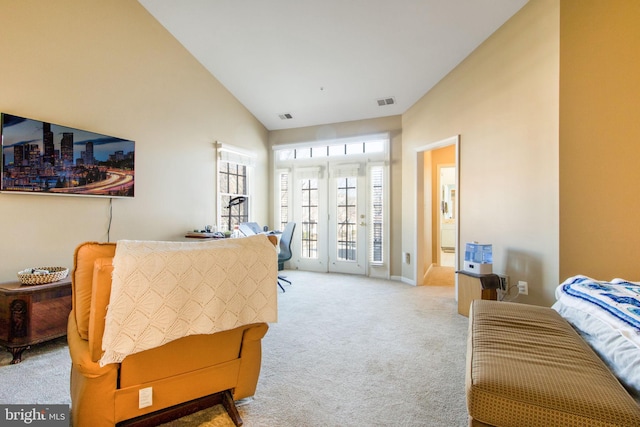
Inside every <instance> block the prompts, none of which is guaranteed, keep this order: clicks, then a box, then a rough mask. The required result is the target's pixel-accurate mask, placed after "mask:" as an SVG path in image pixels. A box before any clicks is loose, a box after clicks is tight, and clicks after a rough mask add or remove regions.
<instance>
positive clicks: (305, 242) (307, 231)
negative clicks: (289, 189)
mask: <svg viewBox="0 0 640 427" xmlns="http://www.w3.org/2000/svg"><path fill="white" fill-rule="evenodd" d="M301 184H302V185H301V188H302V257H303V258H313V259H317V258H318V180H317V179H315V178H314V179H303V180H302V181H301Z"/></svg>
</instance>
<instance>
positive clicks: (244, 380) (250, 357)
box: [67, 242, 277, 427]
mask: <svg viewBox="0 0 640 427" xmlns="http://www.w3.org/2000/svg"><path fill="white" fill-rule="evenodd" d="M115 250H116V244H113V243H95V242H90V243H84V244H82V245H80V246H79V247H78V248H77V249H76V251H75V254H74V269H73V272H72V289H73V294H72V304H73V307H72V311H71V313H70V315H69V321H68V331H67V334H68V335H67V339H68V343H69V352H70V354H71V361H72V366H71V402H72V405H71V418H72V422H73V425H74V426H89V425H90V426H93V427H97V426H113V425H115V424H117V423H121V422H124V421H126V420H132V419H136V418H138V417H144V416H149V415H152V416H153V415H157V416H166V415H162V414H164V413H166V412H167V408H172V407H175V406H176V405H180V404H183V403H184V402H189V401H194V400H197V399H200V398H203V397H205V396H211V395H214V394H217V393H221V392H225V393H226V395H224V396H226V398H227V399H226V400H227V401H226V403H227V404H230V405H231V408H229V407H227V409H228V410H232V411H233V410H235V407H234V406H233V399H236V400H237V399H242V398H246V397H250V396H252V395H253V394H254V393H255V390H256V385H257V381H258V375H259V373H260V365H261V339H262V338H263V337H264V335H265V334H266V332H267V329H268V325H267V324H266V323H254V324H249V325H245V326H241V327H238V328H235V329H232V330H227V331H222V332H217V333H213V334H209V335H192V336H187V337H184V338H180V339H177V340H174V341H171V342H169V343H167V344H164V345H162V346H160V347H156V348H153V349H149V350H145V351H142V352H139V353H136V354H132V355H129V356H127V357H126V358H125V359H124V360H123V361H122V362H121V363H111V364H107V365H105V366H103V367H101V366H100V364H99V360H100V357H101V355H102V335H103V332H104V328H105V320H104V319H105V315H106V312H107V305H108V304H109V298H110V291H111V278H112V271H113V265H112V258H113V256H114V254H115ZM273 269H274V274H275V275H277V263H276V255H275V249H274V262H273ZM273 285H274V286H275V284H273ZM141 390H143V392H142V393H144V392H145V391H146V392H149V391H150V392H151V393H150V394H151V404H150V405H149V406H145V405H144V404H141V403H140V396H141ZM231 396H232V397H231ZM229 401H230V402H229ZM140 406H144V407H142V408H141V407H140ZM197 409H201V408H196V409H194V410H197ZM163 411H165V412H163ZM189 412H193V410H192V411H189ZM189 412H185V411H184V410H183V411H182V412H181V413H180V415H179V416H183V415H186V414H187V413H189ZM230 415H232V418H233V414H232V413H230ZM236 415H237V413H236ZM176 416H178V415H176ZM169 419H170V418H169ZM167 420H168V419H167V418H164V419H162V422H165V421H167ZM235 421H236V423H238V424H241V420H239V417H238V418H237V419H236V420H235Z"/></svg>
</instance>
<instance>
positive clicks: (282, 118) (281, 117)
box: [278, 113, 293, 120]
mask: <svg viewBox="0 0 640 427" xmlns="http://www.w3.org/2000/svg"><path fill="white" fill-rule="evenodd" d="M278 115H279V116H280V119H281V120H289V119H293V116H292V115H291V113H284V114H278Z"/></svg>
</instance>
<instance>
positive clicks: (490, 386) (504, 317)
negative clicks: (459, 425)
mask: <svg viewBox="0 0 640 427" xmlns="http://www.w3.org/2000/svg"><path fill="white" fill-rule="evenodd" d="M466 396H467V409H468V411H469V425H471V426H496V427H497V426H500V427H502V426H518V427H519V426H541V427H548V426H627V427H628V426H640V406H638V404H637V403H636V401H635V400H634V399H633V398H632V397H631V395H630V394H629V393H627V391H626V390H625V389H624V387H623V386H622V385H621V384H620V383H619V382H618V380H617V379H616V378H615V376H614V375H613V374H612V373H611V371H610V370H609V369H608V368H607V366H606V365H605V363H604V362H602V361H601V360H600V358H599V357H598V356H597V355H596V353H594V351H593V350H592V349H591V348H590V347H589V345H588V344H587V343H586V342H585V341H584V340H583V339H582V338H581V337H580V335H579V334H578V333H577V332H575V331H574V329H573V328H572V327H571V325H569V323H567V322H566V321H565V320H564V319H563V318H562V317H561V316H560V315H559V314H558V313H557V312H556V311H555V310H553V309H551V308H547V307H538V306H532V305H526V304H516V303H508V302H498V301H488V300H475V301H473V302H472V304H471V311H470V313H469V335H468V343H467V368H466Z"/></svg>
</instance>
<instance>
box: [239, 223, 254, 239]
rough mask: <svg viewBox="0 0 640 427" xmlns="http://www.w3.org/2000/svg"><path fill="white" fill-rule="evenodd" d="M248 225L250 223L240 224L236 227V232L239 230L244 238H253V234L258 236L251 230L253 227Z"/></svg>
mask: <svg viewBox="0 0 640 427" xmlns="http://www.w3.org/2000/svg"><path fill="white" fill-rule="evenodd" d="M249 224H250V223H248V222H243V223H240V225H239V226H238V230H240V232H241V233H242V234H244V235H245V236H253V235H254V234H258V233H256V231H255V230H254V229H253V227H251V226H250V225H249Z"/></svg>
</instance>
